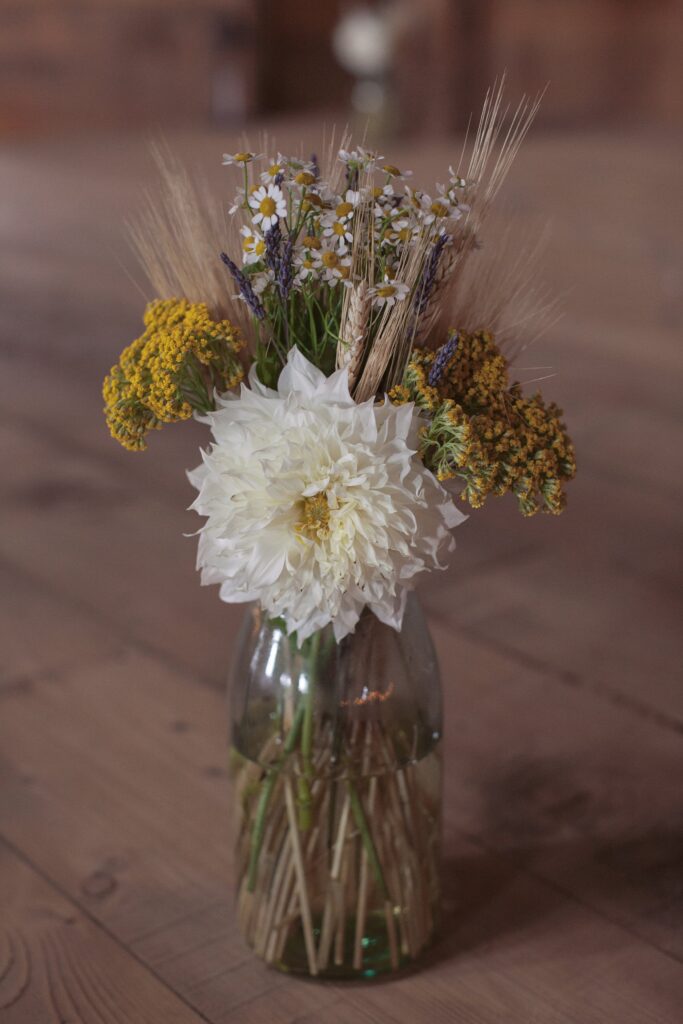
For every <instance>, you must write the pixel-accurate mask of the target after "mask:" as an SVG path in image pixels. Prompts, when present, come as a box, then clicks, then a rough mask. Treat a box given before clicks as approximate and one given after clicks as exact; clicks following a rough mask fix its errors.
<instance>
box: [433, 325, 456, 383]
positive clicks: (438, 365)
mask: <svg viewBox="0 0 683 1024" xmlns="http://www.w3.org/2000/svg"><path fill="white" fill-rule="evenodd" d="M457 347H458V332H457V331H453V332H452V333H451V334H449V336H448V341H446V342H445V343H444V344H443V345H441V347H440V348H438V349H437V351H436V356H435V358H434V362H433V363H432V366H431V369H430V371H429V376H428V377H427V383H428V384H429V386H430V388H435V387H436V386H437V385H438V384H439V383H440V382H441V378H442V377H443V375H444V373H445V372H446V370H447V368H448V364H449V363H450V361H451V359H452V358H453V356H454V355H455V350H456V349H457Z"/></svg>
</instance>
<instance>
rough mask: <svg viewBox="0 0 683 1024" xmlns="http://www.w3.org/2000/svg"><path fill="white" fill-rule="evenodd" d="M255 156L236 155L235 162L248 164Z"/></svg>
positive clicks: (247, 154) (249, 154)
mask: <svg viewBox="0 0 683 1024" xmlns="http://www.w3.org/2000/svg"><path fill="white" fill-rule="evenodd" d="M253 155H254V154H253V153H235V160H236V162H237V163H238V164H248V163H249V161H250V160H251V158H252V157H253Z"/></svg>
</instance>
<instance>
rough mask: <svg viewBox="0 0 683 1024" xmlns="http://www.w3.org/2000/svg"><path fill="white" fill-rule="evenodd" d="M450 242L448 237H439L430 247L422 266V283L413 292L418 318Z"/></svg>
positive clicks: (427, 299)
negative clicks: (443, 253)
mask: <svg viewBox="0 0 683 1024" xmlns="http://www.w3.org/2000/svg"><path fill="white" fill-rule="evenodd" d="M450 240H451V239H450V235H446V234H443V235H439V237H438V238H437V240H436V242H435V243H434V245H433V246H432V251H431V252H430V254H429V259H428V260H427V261H426V263H425V265H424V269H423V271H422V281H421V283H420V287H419V288H418V289H417V290H416V292H415V299H414V300H413V301H414V303H415V312H416V313H417V315H418V316H422V314H423V313H424V312H425V310H426V309H427V303H428V302H429V296H430V295H431V293H432V289H433V288H434V282H435V281H436V272H437V270H438V268H439V260H440V259H441V253H442V252H443V251H444V248H445V247H446V245H447V244H448V242H450Z"/></svg>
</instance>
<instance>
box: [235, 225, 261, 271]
mask: <svg viewBox="0 0 683 1024" xmlns="http://www.w3.org/2000/svg"><path fill="white" fill-rule="evenodd" d="M240 234H241V235H242V263H243V264H244V265H245V266H248V265H249V264H251V263H258V262H259V260H262V259H263V256H264V254H265V251H266V240H265V238H264V237H263V235H260V234H259V233H258V231H256V230H255V229H254V228H249V227H247V226H246V225H245V226H244V227H241V228H240Z"/></svg>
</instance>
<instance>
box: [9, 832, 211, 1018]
mask: <svg viewBox="0 0 683 1024" xmlns="http://www.w3.org/2000/svg"><path fill="white" fill-rule="evenodd" d="M0 906H1V907H2V919H1V921H0V1019H2V1021H3V1024H45V1022H47V1021H51V1022H52V1021H55V1022H59V1024H66V1022H71V1021H93V1022H94V1024H105V1022H106V1024H149V1022H150V1021H162V1020H163V1021H168V1022H169V1024H171V1022H173V1024H199V1022H200V1021H201V1020H202V1019H203V1018H202V1017H201V1016H200V1015H199V1014H197V1013H195V1012H194V1011H193V1010H192V1009H191V1007H189V1006H188V1005H186V1004H185V1003H184V1002H183V1001H182V1000H181V999H179V998H177V997H176V996H174V995H172V993H170V992H169V991H168V989H167V988H166V987H165V986H164V985H163V984H162V983H161V982H159V981H157V979H156V978H154V976H153V974H152V973H151V972H150V971H149V970H148V969H147V968H145V967H144V966H142V965H141V964H140V963H138V961H137V960H136V958H135V957H133V956H131V955H130V954H129V953H128V952H126V950H125V949H123V947H122V946H121V945H120V944H119V943H118V942H116V941H115V940H114V939H112V938H111V937H110V936H109V935H107V933H106V932H105V931H104V930H103V929H102V928H100V927H99V926H98V925H97V924H96V923H95V922H93V920H92V919H91V918H90V917H89V916H88V915H86V914H84V913H83V912H81V911H80V910H78V909H77V908H76V907H75V905H74V904H73V902H72V901H71V900H69V899H66V898H65V897H64V896H62V895H61V894H60V893H59V892H58V891H57V890H56V889H55V888H54V886H52V885H50V883H49V882H47V881H45V879H44V878H43V877H41V875H40V874H38V873H37V872H35V871H34V870H33V869H32V868H31V867H30V865H29V864H27V863H26V861H25V860H24V859H23V858H21V857H20V856H18V855H17V854H16V853H15V852H14V851H13V850H11V849H10V848H9V847H8V846H7V845H6V844H5V843H4V842H0Z"/></svg>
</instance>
